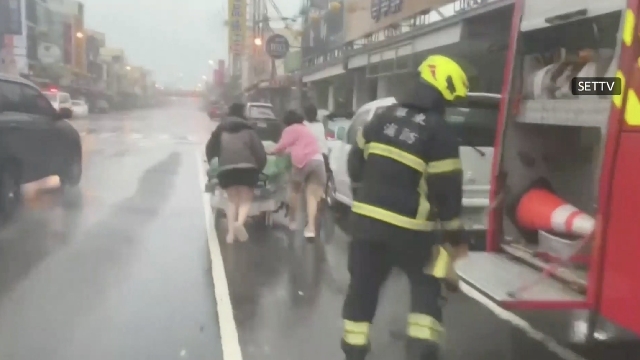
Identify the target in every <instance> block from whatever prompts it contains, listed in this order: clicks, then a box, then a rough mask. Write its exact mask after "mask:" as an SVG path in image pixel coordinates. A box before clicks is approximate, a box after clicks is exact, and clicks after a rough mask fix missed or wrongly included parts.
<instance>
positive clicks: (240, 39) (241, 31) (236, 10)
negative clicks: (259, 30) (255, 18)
mask: <svg viewBox="0 0 640 360" xmlns="http://www.w3.org/2000/svg"><path fill="white" fill-rule="evenodd" d="M246 41H247V0H229V53H230V54H234V55H238V54H242V53H244V47H245V43H246Z"/></svg>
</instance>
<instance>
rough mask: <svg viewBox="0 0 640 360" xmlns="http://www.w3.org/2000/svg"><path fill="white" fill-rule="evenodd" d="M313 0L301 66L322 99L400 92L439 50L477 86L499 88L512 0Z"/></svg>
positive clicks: (351, 104) (345, 100)
mask: <svg viewBox="0 0 640 360" xmlns="http://www.w3.org/2000/svg"><path fill="white" fill-rule="evenodd" d="M310 1H311V3H310V7H311V8H312V9H315V10H313V11H311V12H310V13H309V14H308V16H307V17H306V19H305V38H304V39H303V54H302V56H303V62H302V73H303V81H304V82H305V83H306V84H307V85H308V87H309V88H310V89H312V90H313V91H312V93H313V94H314V102H316V103H317V104H318V106H319V107H324V108H327V109H329V110H345V111H346V110H356V109H358V108H359V107H360V106H362V105H363V104H365V103H367V102H370V101H372V100H375V99H378V98H383V97H389V96H394V97H400V96H402V95H403V94H404V93H405V92H406V91H407V89H410V88H411V87H410V86H408V85H410V84H411V83H412V82H413V81H416V77H415V73H416V70H417V67H418V66H419V64H420V62H421V61H422V60H423V59H424V58H426V57H427V56H428V55H430V54H434V53H440V54H444V55H447V56H450V57H452V58H454V59H455V60H457V61H458V62H459V63H460V64H461V65H462V66H463V67H464V68H465V70H466V71H467V73H468V75H469V77H470V83H471V88H472V90H473V91H484V92H495V93H499V92H500V84H499V83H498V82H497V81H496V79H499V78H500V76H501V75H500V74H501V71H502V70H503V63H504V51H505V47H504V46H503V45H504V44H506V42H507V39H508V36H509V28H510V20H511V11H512V7H513V5H512V4H513V1H512V0H476V1H469V0H455V1H453V0H404V1H393V0H391V1H376V0H353V1H349V2H347V3H341V2H339V1H329V2H328V3H327V0H310ZM340 21H342V26H339V25H337V23H339V22H340ZM332 29H336V30H332ZM338 29H341V31H342V34H341V35H340V34H337V32H338V31H337V30H338ZM501 64H502V65H501Z"/></svg>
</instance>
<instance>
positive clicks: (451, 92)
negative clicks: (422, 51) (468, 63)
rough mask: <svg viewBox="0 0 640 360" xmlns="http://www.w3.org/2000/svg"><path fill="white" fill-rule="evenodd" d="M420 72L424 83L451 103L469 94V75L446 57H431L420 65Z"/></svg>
mask: <svg viewBox="0 0 640 360" xmlns="http://www.w3.org/2000/svg"><path fill="white" fill-rule="evenodd" d="M418 71H419V72H420V78H421V79H422V80H423V81H425V82H427V83H428V84H431V85H433V86H434V87H435V88H436V89H438V90H439V91H440V93H441V94H442V96H443V97H444V98H445V99H447V100H449V101H451V100H453V99H455V98H464V97H466V96H467V93H468V92H469V81H468V80H467V74H465V73H464V70H462V68H461V67H460V65H458V63H456V62H455V61H453V60H451V59H449V58H448V57H446V56H442V55H431V56H429V57H428V58H426V59H425V60H424V61H423V62H422V64H420V67H419V68H418Z"/></svg>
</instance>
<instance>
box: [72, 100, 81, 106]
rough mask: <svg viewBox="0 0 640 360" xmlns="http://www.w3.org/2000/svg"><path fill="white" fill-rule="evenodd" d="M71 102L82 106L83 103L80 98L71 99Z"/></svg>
mask: <svg viewBox="0 0 640 360" xmlns="http://www.w3.org/2000/svg"><path fill="white" fill-rule="evenodd" d="M71 104H73V106H82V105H84V103H83V102H82V101H80V100H73V101H71Z"/></svg>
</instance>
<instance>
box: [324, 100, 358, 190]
mask: <svg viewBox="0 0 640 360" xmlns="http://www.w3.org/2000/svg"><path fill="white" fill-rule="evenodd" d="M318 119H320V121H321V122H322V124H323V125H324V129H325V133H326V136H325V137H326V138H327V144H328V145H329V154H331V151H333V149H334V148H335V147H337V146H338V145H339V144H340V140H338V135H340V136H341V137H344V136H345V134H346V132H347V129H348V128H349V125H351V119H349V118H346V117H343V116H336V115H335V114H334V113H331V112H329V111H328V110H325V109H318ZM330 185H331V184H330Z"/></svg>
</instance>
